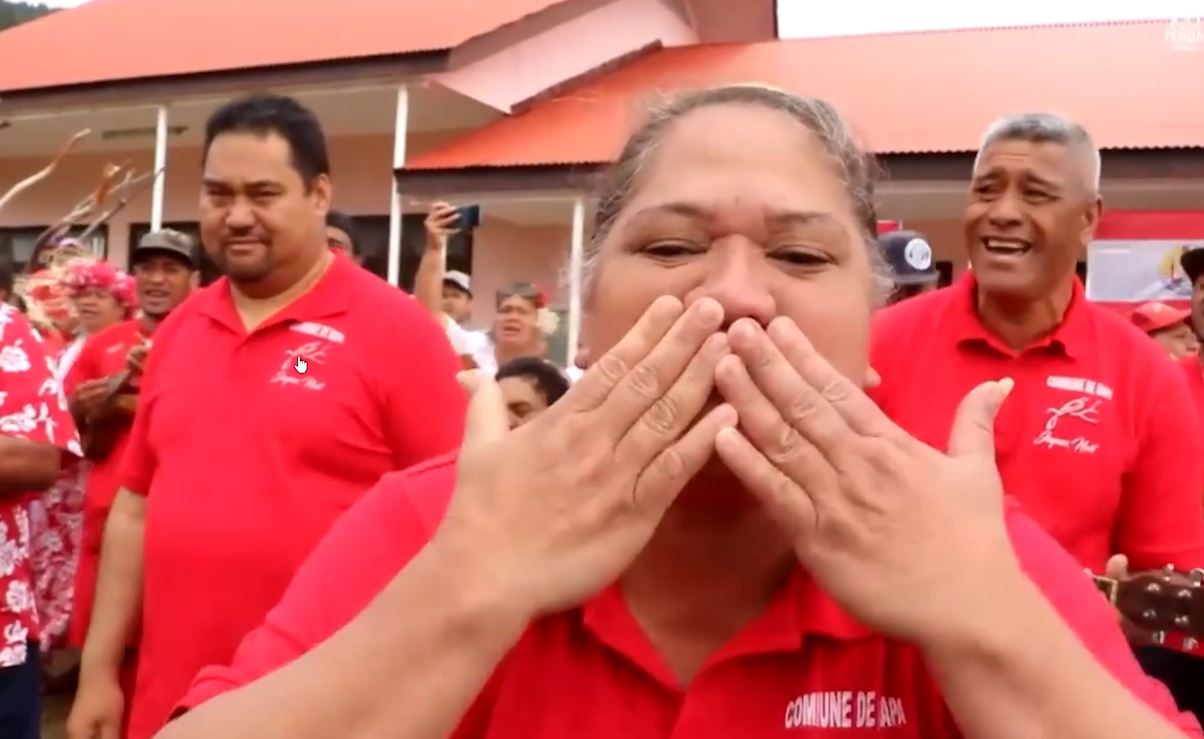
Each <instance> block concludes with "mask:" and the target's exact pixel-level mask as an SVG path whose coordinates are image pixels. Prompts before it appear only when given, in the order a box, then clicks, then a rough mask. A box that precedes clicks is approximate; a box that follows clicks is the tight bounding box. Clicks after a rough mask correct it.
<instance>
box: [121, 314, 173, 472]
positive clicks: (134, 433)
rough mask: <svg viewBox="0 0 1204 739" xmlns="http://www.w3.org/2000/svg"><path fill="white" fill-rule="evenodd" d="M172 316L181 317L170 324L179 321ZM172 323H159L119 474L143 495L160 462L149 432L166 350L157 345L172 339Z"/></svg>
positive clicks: (147, 358)
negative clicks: (161, 324)
mask: <svg viewBox="0 0 1204 739" xmlns="http://www.w3.org/2000/svg"><path fill="white" fill-rule="evenodd" d="M176 311H180V308H176ZM168 320H169V321H173V320H175V321H177V322H176V323H173V324H170V325H178V320H177V316H176V315H175V314H173V315H172V317H171V318H169V319H168ZM168 325H169V324H164V325H163V326H160V327H159V330H158V331H157V332H156V334H157V335H156V337H155V340H154V343H152V344H151V350H150V352H149V353H148V354H147V355H146V369H145V370H144V371H143V373H142V380H141V383H140V386H139V392H138V407H137V409H136V410H135V411H134V423H133V425H132V426H131V427H130V436H129V440H128V441H127V442H126V448H125V454H124V456H123V457H122V460H121V471H120V476H119V479H120V480H121V487H123V488H125V489H127V490H129V491H130V492H132V493H138V494H139V495H146V494H147V493H149V492H150V486H151V480H153V479H154V477H155V466H156V465H157V464H158V460H157V457H156V455H155V449H154V447H153V446H152V445H151V443H150V439H149V437H148V434H149V431H150V425H151V419H152V418H153V417H154V411H155V401H156V399H157V398H158V394H159V385H158V382H157V381H156V380H157V378H158V376H159V365H160V364H161V360H158V359H157V358H158V357H160V356H161V355H162V353H163V350H162V349H157V348H156V347H161V346H163V345H165V344H168V343H170V341H171V339H170V337H169V336H168V331H169V330H170V329H167V330H165V329H166V327H167V326H168Z"/></svg>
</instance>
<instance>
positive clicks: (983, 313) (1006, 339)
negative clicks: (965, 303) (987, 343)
mask: <svg viewBox="0 0 1204 739" xmlns="http://www.w3.org/2000/svg"><path fill="white" fill-rule="evenodd" d="M1073 297H1074V282H1073V280H1067V281H1066V282H1065V283H1064V284H1063V285H1061V286H1059V287H1058V288H1057V289H1056V290H1054V291H1053V292H1052V293H1051V294H1049V295H1046V296H1044V297H1041V298H1039V299H1037V300H1028V299H1027V298H1015V297H1012V296H1010V295H1001V294H997V293H990V292H987V291H986V290H983V289H982V287H981V286H980V287H979V288H978V297H977V305H978V318H979V320H981V321H982V324H983V326H985V327H986V328H987V330H988V331H990V332H991V333H993V334H995V335H996V336H998V337H999V338H1000V339H1002V340H1003V343H1005V344H1007V345H1008V346H1009V347H1011V348H1012V349H1014V350H1016V351H1021V350H1023V349H1024V348H1025V347H1028V346H1031V345H1032V344H1033V342H1035V341H1037V340H1038V339H1040V338H1041V337H1043V336H1047V335H1049V334H1050V333H1052V332H1053V330H1054V329H1056V328H1057V327H1058V325H1059V324H1061V323H1062V319H1064V318H1065V317H1066V311H1067V309H1068V308H1069V307H1070V301H1071V299H1072V298H1073Z"/></svg>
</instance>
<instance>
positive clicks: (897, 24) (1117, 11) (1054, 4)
mask: <svg viewBox="0 0 1204 739" xmlns="http://www.w3.org/2000/svg"><path fill="white" fill-rule="evenodd" d="M40 1H41V2H45V3H46V4H48V5H52V6H54V7H56V8H71V7H75V6H77V5H82V4H83V3H85V2H87V1H88V0H40ZM246 1H247V2H255V0H246ZM481 1H482V2H487V1H488V0H481ZM731 1H732V2H736V1H737V0H731ZM160 2H172V0H160ZM1201 16H1204V0H1140V1H1137V0H1094V2H1091V3H1086V2H1066V1H1059V0H1010V1H1009V2H1006V3H986V2H950V1H949V0H908V2H898V1H897V0H839V2H823V3H817V2H815V0H778V27H779V29H780V31H781V35H782V37H783V38H806V37H810V36H843V35H849V34H859V33H890V32H897V31H925V30H938V29H950V28H974V27H982V26H1009V25H1029V24H1043V23H1073V22H1078V21H1123V20H1145V19H1154V18H1200V17H1201Z"/></svg>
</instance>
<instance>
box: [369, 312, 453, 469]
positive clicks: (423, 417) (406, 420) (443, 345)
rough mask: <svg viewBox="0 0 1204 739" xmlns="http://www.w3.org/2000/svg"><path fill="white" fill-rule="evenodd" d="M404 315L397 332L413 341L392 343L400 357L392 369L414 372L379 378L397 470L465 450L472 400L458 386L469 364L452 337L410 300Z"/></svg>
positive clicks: (395, 357)
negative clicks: (459, 354)
mask: <svg viewBox="0 0 1204 739" xmlns="http://www.w3.org/2000/svg"><path fill="white" fill-rule="evenodd" d="M403 297H404V296H403ZM402 311H404V312H402ZM399 313H400V314H399V315H398V316H397V320H396V322H394V323H392V324H391V325H392V326H393V329H392V330H401V331H402V332H404V335H405V336H406V337H407V341H406V342H405V344H404V345H403V344H400V343H397V342H393V343H392V344H387V346H391V347H392V348H391V349H390V350H389V351H395V352H397V353H396V354H394V355H391V356H392V357H393V359H392V360H391V361H390V362H389V364H390V366H397V367H403V366H404V367H408V369H407V371H406V372H391V373H386V374H385V375H382V376H381V377H379V378H378V382H379V383H380V390H379V391H378V392H379V393H380V397H381V399H382V402H381V404H380V412H381V413H382V419H381V421H382V428H383V429H384V430H385V434H386V438H387V440H388V444H389V448H390V449H391V450H392V453H393V464H394V467H395V469H405V468H407V467H410V466H411V465H414V464H417V463H418V462H421V461H423V460H426V459H430V458H432V457H436V456H438V455H440V454H446V453H447V452H450V451H452V450H453V449H456V448H457V447H459V445H460V440H461V439H462V438H463V435H464V411H465V408H466V407H467V403H468V398H467V396H466V395H465V393H464V390H463V388H461V387H460V385H459V383H458V382H457V381H456V375H457V374H458V373H459V372H460V371H461V369H462V368H463V364H462V362H461V361H460V359H459V358H458V357H457V356H456V355H455V351H454V350H453V348H452V346H451V342H449V341H448V334H447V333H446V332H444V331H442V330H440V328H439V326H438V325H437V324H436V323H435V322H434V321H432V320H431V319H430V316H428V315H426V314H425V313H423V312H422V311H421V310H419V309H418V307H417V306H416V305H414V301H411V300H405V301H404V303H403V304H402V305H401V306H400V311H399ZM416 358H417V359H416Z"/></svg>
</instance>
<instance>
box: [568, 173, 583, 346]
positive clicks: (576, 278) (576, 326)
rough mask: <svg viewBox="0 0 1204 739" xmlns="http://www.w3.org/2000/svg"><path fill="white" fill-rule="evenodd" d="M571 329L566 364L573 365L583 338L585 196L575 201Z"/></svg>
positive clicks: (571, 261)
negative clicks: (582, 300) (582, 296)
mask: <svg viewBox="0 0 1204 739" xmlns="http://www.w3.org/2000/svg"><path fill="white" fill-rule="evenodd" d="M569 249H570V251H569V330H568V334H569V335H568V351H567V354H568V356H567V357H566V358H565V362H566V366H568V367H572V366H573V358H574V357H575V356H576V355H577V344H578V343H580V338H581V292H582V282H583V279H584V277H585V198H583V197H580V196H578V197H577V199H575V200H574V201H573V238H572V242H571V244H570V246H569Z"/></svg>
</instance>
